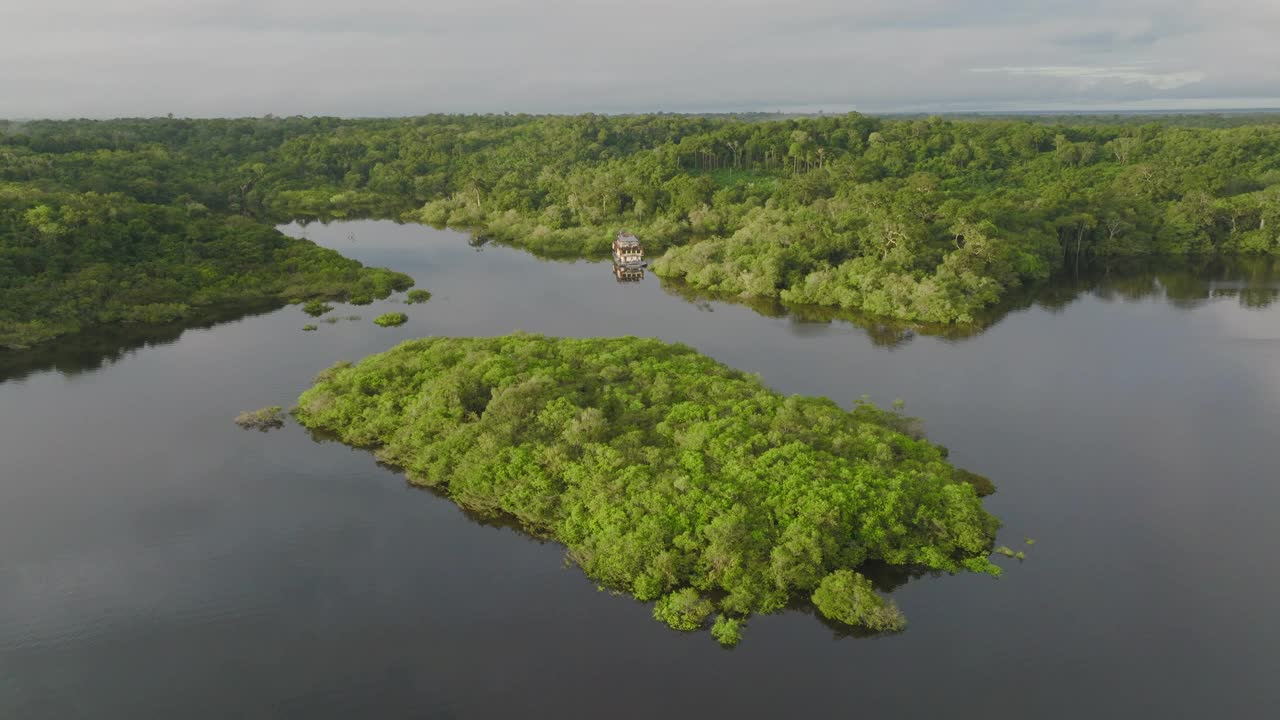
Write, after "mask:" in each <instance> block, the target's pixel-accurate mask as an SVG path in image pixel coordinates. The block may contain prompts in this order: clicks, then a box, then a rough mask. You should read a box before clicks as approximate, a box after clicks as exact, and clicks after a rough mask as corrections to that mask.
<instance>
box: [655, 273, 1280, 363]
mask: <svg viewBox="0 0 1280 720" xmlns="http://www.w3.org/2000/svg"><path fill="white" fill-rule="evenodd" d="M662 289H663V290H664V291H665V292H667V293H668V294H670V295H675V296H677V297H680V298H683V299H685V300H687V301H689V302H692V303H698V304H705V303H706V302H707V301H711V300H715V301H721V302H732V303H736V304H740V305H744V306H746V307H749V308H751V309H752V310H754V311H755V312H757V313H759V314H761V315H765V316H767V317H789V318H791V319H792V320H793V321H794V322H795V324H796V327H795V332H796V334H799V335H804V334H806V333H805V332H804V326H805V325H828V324H831V323H832V322H836V321H843V322H847V323H850V324H852V325H856V326H858V327H860V328H862V329H863V330H864V331H865V332H866V333H867V336H868V337H869V338H870V339H871V341H872V342H873V343H874V344H876V345H878V346H880V347H890V348H892V347H898V346H901V345H903V344H905V343H908V342H910V341H911V340H912V339H913V338H915V337H916V336H917V335H928V336H932V337H939V338H943V339H945V340H950V341H962V340H966V339H969V338H972V337H975V336H977V335H980V334H981V333H983V332H985V331H986V330H988V329H990V328H991V327H993V326H994V325H996V324H997V323H999V322H1000V321H1001V320H1003V319H1004V318H1005V317H1007V316H1009V315H1010V314H1011V313H1016V312H1022V311H1025V310H1028V309H1030V308H1033V307H1039V308H1043V309H1045V310H1048V311H1050V312H1059V311H1061V310H1063V309H1064V308H1066V307H1067V306H1068V305H1070V304H1071V303H1073V302H1075V301H1076V300H1079V299H1080V298H1082V297H1086V296H1090V297H1096V298H1098V299H1101V300H1107V301H1120V302H1140V301H1145V300H1155V301H1163V302H1165V303H1167V304H1169V305H1171V306H1173V307H1177V308H1181V309H1184V310H1191V309H1195V308H1197V307H1200V306H1202V305H1204V304H1205V303H1207V302H1210V301H1212V300H1215V299H1219V298H1236V299H1237V300H1238V302H1239V304H1240V306H1241V307H1243V308H1246V309H1249V310H1262V309H1265V308H1268V307H1270V306H1271V305H1273V304H1274V303H1275V302H1276V300H1277V299H1278V298H1280V259H1277V258H1270V257H1264V258H1237V259H1230V260H1223V259H1216V260H1209V259H1197V260H1185V261H1182V260H1180V261H1174V260H1162V261H1148V262H1134V261H1128V262H1112V263H1099V264H1096V265H1095V266H1093V267H1091V268H1086V269H1082V270H1081V271H1080V272H1079V273H1064V274H1062V275H1059V276H1057V277H1055V278H1053V279H1052V280H1050V281H1049V282H1046V283H1040V284H1037V285H1031V286H1027V287H1023V288H1019V289H1017V290H1014V291H1013V292H1012V293H1010V294H1009V295H1008V296H1007V297H1006V298H1005V300H1004V302H1002V303H1001V304H999V305H997V306H994V307H992V308H990V309H989V310H988V311H987V312H985V313H983V314H982V315H980V316H979V317H978V318H977V320H976V322H974V323H971V324H966V325H943V324H937V323H920V322H907V321H900V320H894V319H892V318H885V317H880V316H875V315H868V314H866V313H862V312H859V311H857V310H846V309H843V308H834V307H826V306H821V305H789V304H787V303H784V302H782V301H780V300H778V299H777V298H765V297H750V298H742V297H736V296H732V295H723V294H718V293H714V292H708V291H706V290H703V289H701V288H695V287H691V286H689V285H687V284H685V283H684V282H683V281H681V280H677V279H671V278H663V279H662Z"/></svg>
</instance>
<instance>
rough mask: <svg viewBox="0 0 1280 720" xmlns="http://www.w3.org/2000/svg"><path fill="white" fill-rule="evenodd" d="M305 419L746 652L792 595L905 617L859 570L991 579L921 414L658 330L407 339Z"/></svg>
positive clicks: (984, 526)
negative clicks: (776, 377)
mask: <svg viewBox="0 0 1280 720" xmlns="http://www.w3.org/2000/svg"><path fill="white" fill-rule="evenodd" d="M295 415H296V417H297V418H298V420H299V421H300V422H301V423H302V424H303V425H304V426H306V427H308V428H311V429H312V430H315V431H320V432H321V433H322V435H321V436H324V435H323V434H328V436H329V437H335V436H336V437H337V438H338V439H340V440H341V441H342V442H344V443H347V444H349V445H352V446H356V447H362V448H371V449H373V450H374V452H375V454H376V457H377V458H378V459H379V460H380V461H382V462H385V463H389V464H391V465H393V466H396V467H399V468H401V469H403V471H404V472H405V473H406V474H407V476H408V477H409V479H410V481H411V482H413V483H416V484H420V485H425V486H429V487H432V488H435V489H437V490H439V491H441V492H443V493H445V494H446V495H447V496H448V497H449V498H451V499H452V500H453V501H454V502H455V503H457V504H458V505H460V506H462V507H464V508H466V509H468V510H470V511H473V512H477V513H481V514H484V515H493V516H500V517H509V518H514V519H515V520H517V521H518V522H519V523H520V524H521V525H522V526H523V527H524V528H525V529H526V530H528V531H530V532H532V533H534V534H537V535H540V536H545V537H550V538H553V539H555V540H557V541H559V542H561V543H563V544H564V545H565V546H566V548H567V551H568V558H569V559H570V560H571V561H572V562H574V563H575V564H577V565H579V566H580V567H581V568H582V569H583V571H584V572H585V573H586V574H587V576H589V577H590V578H592V579H593V580H595V581H596V582H598V583H599V584H600V585H601V586H603V587H606V588H609V589H612V590H615V591H618V592H623V593H628V594H630V595H632V596H634V597H635V598H637V599H639V600H642V601H646V602H648V601H653V602H655V606H654V616H655V617H656V618H657V619H659V620H660V621H663V622H665V623H667V624H668V625H670V626H671V627H673V628H676V629H680V630H697V629H700V628H703V627H705V623H706V621H707V620H708V619H709V616H710V615H711V613H713V612H718V613H719V614H720V618H719V619H718V620H717V621H716V623H715V628H714V629H713V634H714V635H715V636H716V638H717V639H718V640H720V641H721V642H725V643H727V644H732V643H735V642H737V637H738V636H739V634H740V624H741V622H742V621H743V620H745V619H746V617H747V616H749V615H751V614H753V613H769V612H774V611H777V610H780V609H782V608H783V607H785V606H787V605H788V604H789V603H791V602H793V601H810V602H812V603H813V606H814V607H815V608H816V609H817V610H818V611H819V612H820V613H822V614H823V616H824V617H826V618H827V619H828V620H829V621H831V622H834V623H839V624H843V625H850V626H854V627H860V628H864V629H867V630H871V631H892V630H899V629H901V628H902V627H903V626H904V623H905V620H904V619H903V617H902V614H901V612H900V611H899V610H898V609H897V607H896V605H894V604H893V603H892V602H891V601H889V600H888V599H887V598H886V597H884V596H882V595H880V594H878V593H876V592H874V589H873V587H872V585H871V582H870V581H869V580H868V579H867V578H866V577H865V576H864V575H863V574H861V573H859V572H858V570H857V569H858V568H859V567H860V566H862V565H864V564H866V563H870V562H876V563H887V564H890V565H897V566H911V567H917V568H927V569H931V570H936V571H944V572H959V571H964V570H968V571H973V572H980V573H989V574H993V575H995V574H998V573H999V568H998V567H997V566H995V565H993V564H992V563H991V562H990V560H989V559H988V555H989V553H990V552H991V547H992V542H993V539H994V537H995V533H996V530H997V528H998V526H999V522H998V521H997V520H996V518H994V517H993V516H991V515H990V514H989V513H987V512H986V511H985V510H984V509H983V507H982V503H981V500H980V497H979V495H980V493H982V494H985V493H988V492H990V491H991V490H992V487H991V485H990V482H989V481H988V480H986V478H983V477H981V476H979V475H976V474H974V473H970V472H967V471H964V470H961V469H959V468H956V467H953V466H952V465H950V464H949V463H948V462H947V461H946V457H947V451H946V449H945V448H943V447H941V446H938V445H934V444H932V443H930V442H928V441H927V440H925V439H924V438H923V437H922V435H921V433H920V431H919V425H918V423H917V422H916V421H914V420H913V419H912V418H909V417H907V416H905V415H902V414H901V413H900V412H896V411H886V410H880V409H878V408H876V407H874V406H873V405H871V404H869V403H866V402H861V401H860V402H857V403H855V405H854V408H853V410H852V411H848V410H844V409H842V408H841V407H840V406H839V405H837V404H836V403H835V402H833V401H831V400H828V399H825V398H814V397H804V396H790V397H787V396H783V395H781V394H779V393H777V392H776V391H773V390H771V389H769V388H768V387H765V386H764V385H763V384H762V383H761V382H760V381H759V379H758V378H757V377H755V376H752V375H748V374H745V373H742V372H739V371H737V370H733V369H731V368H728V367H726V366H724V365H721V364H720V363H717V362H715V361H713V360H711V359H710V358H707V357H705V356H703V355H700V354H698V353H697V352H695V351H694V350H692V349H690V348H688V347H686V346H683V345H671V344H666V343H663V342H660V341H658V340H651V339H638V338H613V339H586V340H582V339H556V338H548V337H544V336H540V335H530V334H524V333H517V334H515V335H510V336H506V337H497V338H429V339H423V340H411V341H408V342H405V343H403V344H401V345H398V346H396V347H394V348H392V349H391V350H388V351H386V352H383V353H380V354H376V355H372V356H370V357H367V358H365V359H364V360H362V361H360V362H359V363H357V364H354V365H353V364H351V363H339V364H337V365H335V366H333V367H331V368H329V369H328V370H325V371H323V372H322V373H321V374H320V375H319V376H317V377H316V379H315V385H314V386H313V387H312V388H310V389H309V390H307V391H305V392H304V393H303V394H302V396H301V397H300V398H299V399H298V406H297V408H296V409H295Z"/></svg>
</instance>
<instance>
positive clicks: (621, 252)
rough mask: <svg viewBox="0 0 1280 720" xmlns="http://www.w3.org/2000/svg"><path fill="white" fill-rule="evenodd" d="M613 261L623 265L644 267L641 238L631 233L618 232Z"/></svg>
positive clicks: (614, 244)
mask: <svg viewBox="0 0 1280 720" xmlns="http://www.w3.org/2000/svg"><path fill="white" fill-rule="evenodd" d="M613 262H614V264H615V265H620V266H622V267H643V266H644V248H642V247H640V240H639V238H637V237H636V236H635V235H632V234H631V233H618V237H617V238H615V239H614V241H613Z"/></svg>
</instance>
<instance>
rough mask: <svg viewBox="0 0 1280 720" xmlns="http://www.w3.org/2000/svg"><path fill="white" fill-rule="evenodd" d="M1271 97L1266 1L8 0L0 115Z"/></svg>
mask: <svg viewBox="0 0 1280 720" xmlns="http://www.w3.org/2000/svg"><path fill="white" fill-rule="evenodd" d="M1259 107H1271V108H1277V107H1280V0H1071V1H1060V0H1040V1H1038V0H38V1H37V0H30V1H27V2H22V1H20V0H7V1H6V2H3V3H0V117H4V118H12V119H25V118H37V117H59V118H60V117H117V116H151V115H164V114H168V113H172V114H174V115H177V116H189V117H222V116H246V115H265V114H268V113H271V114H275V115H297V114H301V115H342V116H391V115H417V114H423V113H432V112H480V113H485V112H535V113H572V112H605V113H623V112H649V111H666V112H730V111H750V110H756V111H775V110H781V111H803V112H816V111H820V110H821V111H827V112H845V111H848V110H858V111H862V112H962V111H994V112H1002V111H1022V110H1027V111H1031V110H1053V111H1070V110H1081V111H1090V110H1093V111H1097V110H1161V109H1218V108H1259Z"/></svg>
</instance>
